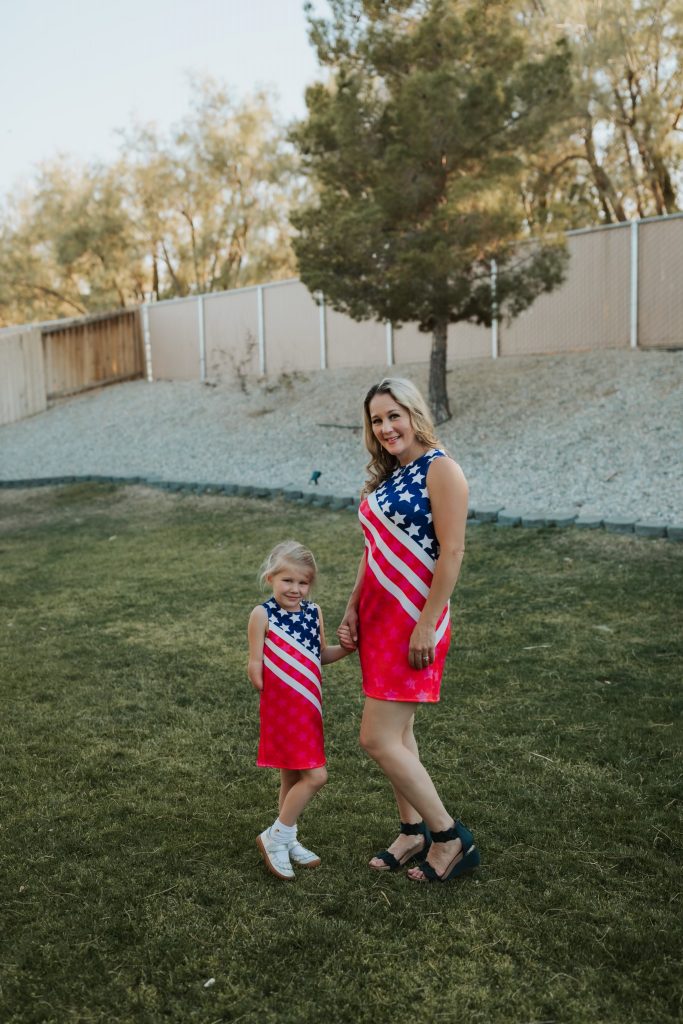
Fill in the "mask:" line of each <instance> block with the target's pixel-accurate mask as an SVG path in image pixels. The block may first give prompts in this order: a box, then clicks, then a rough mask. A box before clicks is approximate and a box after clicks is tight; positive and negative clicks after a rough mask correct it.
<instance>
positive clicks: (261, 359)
mask: <svg viewBox="0 0 683 1024" xmlns="http://www.w3.org/2000/svg"><path fill="white" fill-rule="evenodd" d="M256 304H257V309H258V369H259V373H260V374H261V376H262V377H264V376H265V373H266V317H265V312H264V308H263V285H262V284H259V285H257V287H256Z"/></svg>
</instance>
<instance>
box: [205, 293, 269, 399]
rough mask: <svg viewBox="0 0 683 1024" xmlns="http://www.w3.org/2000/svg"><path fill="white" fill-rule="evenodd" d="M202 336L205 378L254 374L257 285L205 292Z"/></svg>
mask: <svg viewBox="0 0 683 1024" xmlns="http://www.w3.org/2000/svg"><path fill="white" fill-rule="evenodd" d="M204 337H205V343H206V376H207V379H208V380H233V379H235V378H236V377H239V376H241V375H245V376H257V375H258V372H259V352H258V293H257V289H256V288H249V289H245V290H244V291H241V290H240V291H234V292H219V293H217V294H215V295H205V296H204Z"/></svg>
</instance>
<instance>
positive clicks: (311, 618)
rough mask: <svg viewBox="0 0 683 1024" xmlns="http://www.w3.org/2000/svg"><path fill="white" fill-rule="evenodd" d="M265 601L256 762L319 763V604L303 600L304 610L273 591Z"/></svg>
mask: <svg viewBox="0 0 683 1024" xmlns="http://www.w3.org/2000/svg"><path fill="white" fill-rule="evenodd" d="M263 607H264V608H265V609H266V612H267V614H268V632H267V633H266V639H265V643H264V647H263V689H262V690H261V705H260V717H261V735H260V740H259V748H258V757H257V760H256V764H257V765H260V766H261V767H262V768H319V767H320V766H321V765H324V764H325V747H324V743H323V718H322V715H323V709H322V675H321V671H320V618H319V616H318V609H317V607H316V605H315V604H313V602H311V601H302V602H301V611H298V612H288V611H285V610H284V609H283V608H281V607H280V605H279V604H278V603H277V601H276V600H275V598H273V597H271V599H270V600H269V601H266V602H265V604H264V605H263Z"/></svg>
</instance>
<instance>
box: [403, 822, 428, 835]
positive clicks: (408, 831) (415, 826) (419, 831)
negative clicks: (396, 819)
mask: <svg viewBox="0 0 683 1024" xmlns="http://www.w3.org/2000/svg"><path fill="white" fill-rule="evenodd" d="M401 832H402V833H403V835H404V836H422V835H424V834H425V823H424V821H418V822H410V821H402V822H401Z"/></svg>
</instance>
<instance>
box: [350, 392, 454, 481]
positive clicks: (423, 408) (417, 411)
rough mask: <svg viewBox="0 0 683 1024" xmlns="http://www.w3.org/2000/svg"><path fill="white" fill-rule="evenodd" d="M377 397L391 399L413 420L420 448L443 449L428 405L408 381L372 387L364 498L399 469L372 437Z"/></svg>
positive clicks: (366, 406) (367, 404) (366, 409)
mask: <svg viewBox="0 0 683 1024" xmlns="http://www.w3.org/2000/svg"><path fill="white" fill-rule="evenodd" d="M375 395H391V397H392V398H393V399H394V401H395V402H397V403H398V405H400V406H402V407H403V408H404V409H405V410H406V412H407V413H408V416H409V417H410V425H411V426H412V428H413V430H414V431H415V437H416V439H417V440H418V441H419V442H420V444H424V445H426V446H427V448H439V447H441V444H440V442H439V439H438V438H437V436H436V431H435V428H434V423H433V422H432V417H431V413H430V412H429V409H428V408H427V403H426V402H425V400H424V398H423V397H422V395H421V394H420V392H419V391H418V389H417V388H416V387H415V385H414V384H413V383H412V382H411V381H409V380H405V378H404V377H384V379H383V380H381V381H380V382H379V384H373V386H372V387H371V388H370V390H369V391H368V393H367V395H366V396H365V401H364V403H363V409H364V412H365V415H364V417H363V426H364V431H365V447H366V448H367V450H368V451H369V452H370V461H369V462H368V464H367V466H366V469H367V471H368V473H369V476H368V479H367V480H366V481H365V486H364V487H363V491H362V497H365V496H366V495H367V494H370V493H371V492H372V491H375V490H377V488H378V487H379V485H380V484H381V483H383V482H384V481H385V480H386V479H387V477H389V476H391V474H392V473H393V471H394V470H395V469H396V467H397V466H399V465H400V463H399V461H398V459H397V458H396V456H395V455H392V454H391V453H390V452H388V451H387V450H386V448H383V447H382V445H381V444H380V443H379V441H378V440H377V438H376V437H375V435H374V433H373V430H372V420H371V417H370V402H371V401H372V399H373V398H374V397H375Z"/></svg>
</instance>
